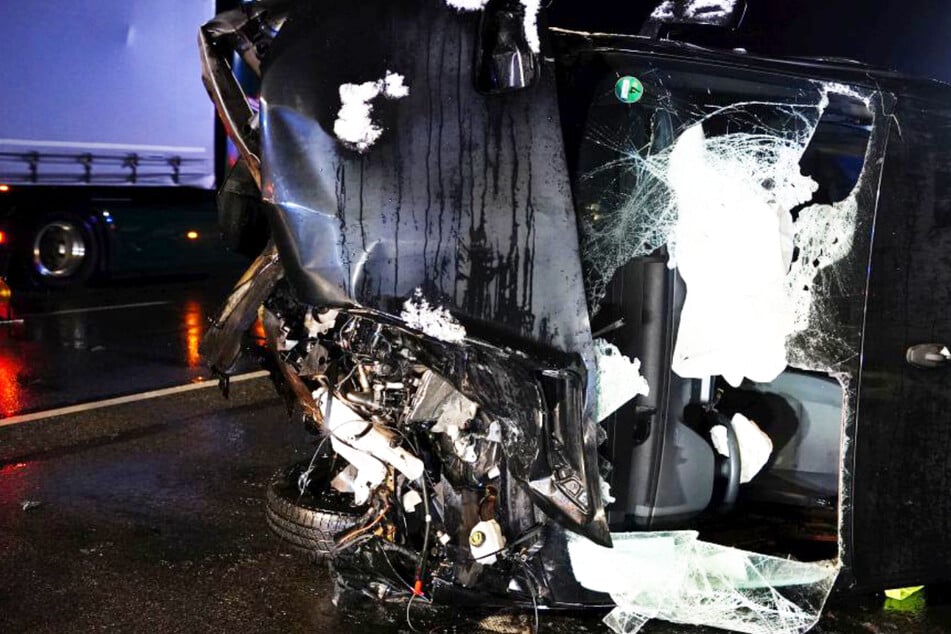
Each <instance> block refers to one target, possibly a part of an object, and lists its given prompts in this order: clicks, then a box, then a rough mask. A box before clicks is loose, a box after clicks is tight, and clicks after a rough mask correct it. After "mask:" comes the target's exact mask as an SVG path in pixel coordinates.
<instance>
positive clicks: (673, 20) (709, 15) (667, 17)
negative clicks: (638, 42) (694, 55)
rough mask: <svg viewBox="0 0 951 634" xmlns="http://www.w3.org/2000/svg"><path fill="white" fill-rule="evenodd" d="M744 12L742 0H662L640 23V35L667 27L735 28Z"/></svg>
mask: <svg viewBox="0 0 951 634" xmlns="http://www.w3.org/2000/svg"><path fill="white" fill-rule="evenodd" d="M744 15H746V0H663V1H662V2H659V3H658V5H657V7H656V8H655V9H654V11H653V12H652V13H651V15H650V17H649V18H648V19H647V21H646V22H645V23H644V26H642V27H641V31H640V35H642V36H644V37H649V38H652V39H658V38H660V36H661V34H663V33H664V32H666V31H669V30H671V27H676V26H681V25H688V26H706V27H717V28H722V29H729V30H736V29H737V28H739V26H740V23H741V22H742V21H743V16H744Z"/></svg>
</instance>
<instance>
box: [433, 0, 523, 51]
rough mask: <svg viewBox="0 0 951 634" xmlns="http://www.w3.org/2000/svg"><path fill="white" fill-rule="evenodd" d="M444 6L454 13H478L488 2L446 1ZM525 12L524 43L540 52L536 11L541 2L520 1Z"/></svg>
mask: <svg viewBox="0 0 951 634" xmlns="http://www.w3.org/2000/svg"><path fill="white" fill-rule="evenodd" d="M446 4H447V5H449V6H450V7H452V8H453V9H455V10H456V11H480V10H482V9H484V8H485V5H486V4H488V0H446ZM521 4H522V8H523V9H524V11H525V17H524V25H523V28H524V31H525V41H526V42H528V46H529V48H531V49H532V51H533V52H535V53H538V52H539V51H541V40H540V38H539V36H538V11H539V10H540V9H541V0H521Z"/></svg>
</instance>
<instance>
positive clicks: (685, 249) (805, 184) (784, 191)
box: [667, 125, 817, 387]
mask: <svg viewBox="0 0 951 634" xmlns="http://www.w3.org/2000/svg"><path fill="white" fill-rule="evenodd" d="M803 149H804V145H803V144H802V143H801V142H800V140H798V139H787V138H784V137H782V136H772V135H764V134H749V133H733V134H726V135H721V136H716V137H712V138H710V139H706V138H705V136H704V132H703V128H702V127H701V126H700V125H694V126H692V127H690V128H688V129H687V130H685V131H684V132H683V133H682V134H681V135H680V137H679V138H678V140H677V141H676V143H675V145H674V148H673V151H672V152H671V156H670V163H669V166H668V174H667V178H668V182H669V184H670V188H671V189H672V191H673V193H674V197H675V199H676V202H677V209H678V218H677V224H676V226H675V229H674V235H673V239H672V240H671V242H670V245H669V246H670V249H671V265H672V266H673V265H674V264H676V266H677V267H678V269H679V271H680V275H681V276H682V277H683V279H684V282H685V283H686V286H687V295H686V300H685V302H684V308H683V313H682V315H681V320H680V327H679V330H678V334H677V343H676V347H675V350H674V359H673V370H674V371H675V372H676V373H677V374H678V375H680V376H682V377H685V378H703V377H707V376H716V375H722V376H723V377H724V379H726V380H727V382H728V383H730V385H733V386H734V387H737V386H739V385H740V383H741V382H742V380H743V377H749V378H750V379H752V380H754V381H760V382H769V381H771V380H772V379H774V378H775V377H776V376H778V375H779V373H780V372H782V371H783V369H785V367H786V337H787V336H788V335H789V334H790V333H791V332H792V330H793V317H792V315H793V311H792V307H791V305H790V298H789V296H788V293H787V292H786V289H787V285H786V280H785V278H786V273H787V271H788V270H789V266H790V263H791V261H792V255H793V227H792V216H791V214H790V209H792V208H793V207H794V206H796V205H798V204H800V203H803V202H806V201H808V200H809V199H810V198H811V197H812V195H813V193H814V192H815V190H816V187H817V186H816V183H815V182H814V181H813V180H812V179H810V178H808V177H806V176H803V175H802V174H801V172H800V169H799V160H800V158H801V156H802V152H803Z"/></svg>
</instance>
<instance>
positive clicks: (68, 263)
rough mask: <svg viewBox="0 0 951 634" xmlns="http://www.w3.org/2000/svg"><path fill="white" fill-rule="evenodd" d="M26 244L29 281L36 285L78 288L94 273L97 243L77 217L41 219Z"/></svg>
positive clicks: (58, 216) (52, 216) (67, 215)
mask: <svg viewBox="0 0 951 634" xmlns="http://www.w3.org/2000/svg"><path fill="white" fill-rule="evenodd" d="M28 244H29V248H30V251H29V253H28V254H27V258H28V263H27V266H28V270H29V273H30V279H31V280H32V281H33V282H34V283H35V284H37V285H38V286H42V287H45V288H69V287H72V286H80V285H82V284H84V283H85V282H87V281H88V280H89V278H91V277H92V275H93V273H95V271H96V266H97V264H98V261H99V244H98V242H97V240H96V236H95V235H94V234H93V232H92V231H91V230H90V228H89V227H88V225H87V224H86V223H85V222H83V221H82V220H81V219H80V218H78V217H77V216H73V215H71V214H51V215H48V216H45V217H44V218H43V219H42V220H41V221H40V222H38V223H37V224H36V225H35V226H34V229H33V231H32V233H31V236H30V240H29V243H28Z"/></svg>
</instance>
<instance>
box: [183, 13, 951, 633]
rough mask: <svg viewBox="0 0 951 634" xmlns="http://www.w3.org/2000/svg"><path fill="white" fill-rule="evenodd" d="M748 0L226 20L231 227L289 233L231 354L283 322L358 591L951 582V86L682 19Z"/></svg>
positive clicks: (808, 591) (728, 600)
mask: <svg viewBox="0 0 951 634" xmlns="http://www.w3.org/2000/svg"><path fill="white" fill-rule="evenodd" d="M728 4H730V7H728V8H725V9H723V10H722V11H721V12H720V13H718V12H717V11H702V12H700V11H697V10H696V8H695V7H694V9H691V6H692V4H691V3H690V2H664V3H661V4H660V6H659V7H658V8H657V9H656V10H655V11H654V14H653V15H652V16H651V18H650V20H649V21H648V24H647V25H646V27H645V31H644V35H642V36H621V35H604V34H591V33H581V32H574V31H567V30H560V29H555V28H551V29H548V28H545V26H544V24H545V18H544V11H542V12H541V13H540V14H539V13H538V12H539V7H538V6H537V3H535V4H533V3H529V2H517V1H491V2H488V3H486V2H461V1H454V0H450V1H448V2H444V1H443V0H427V1H423V2H412V3H393V2H369V4H368V3H366V2H363V3H359V5H353V6H351V5H341V4H340V3H336V2H320V1H304V0H301V1H298V2H261V3H251V4H248V5H246V6H245V7H243V8H242V9H239V10H237V11H234V12H229V13H226V14H222V15H221V16H219V17H218V18H216V20H214V21H213V22H211V23H209V24H208V25H206V26H205V27H204V29H203V30H202V35H201V44H202V53H203V62H204V67H205V81H206V85H207V86H208V88H209V92H210V94H211V96H212V98H213V100H214V101H215V103H216V105H217V107H218V110H219V114H220V115H221V116H222V119H223V120H224V122H225V124H226V127H227V128H228V130H229V134H230V135H231V137H232V139H233V141H234V142H235V144H236V146H237V148H238V150H239V152H240V154H241V156H242V160H241V161H240V162H239V164H238V165H237V166H236V168H235V170H234V171H233V172H232V175H231V178H230V180H229V182H228V183H226V186H225V187H224V188H223V191H222V194H221V196H220V200H221V202H222V210H221V213H222V217H223V220H224V226H225V227H227V229H228V231H229V232H230V233H231V234H233V235H234V238H235V242H240V243H242V244H248V243H253V242H255V241H257V242H258V243H259V245H260V250H261V253H260V255H258V257H257V258H256V260H255V261H254V263H253V264H252V265H251V268H250V269H249V272H248V274H246V275H245V276H244V277H243V278H242V280H241V281H240V282H239V283H238V285H237V286H236V288H235V292H234V294H233V295H232V297H231V299H230V300H229V301H228V303H227V304H226V306H225V308H224V309H223V311H222V313H221V315H220V316H219V318H218V319H217V320H216V322H215V327H214V328H212V329H211V330H210V332H209V334H208V336H207V338H206V340H205V342H204V349H203V350H204V353H205V355H206V358H207V359H208V361H209V363H210V364H211V365H212V366H213V367H214V368H215V369H216V370H217V371H218V372H219V373H220V374H221V375H222V377H223V384H226V377H227V375H228V373H229V371H231V369H232V368H233V367H234V361H235V359H236V358H237V356H238V355H239V354H240V353H241V350H240V335H241V332H242V331H243V330H245V329H246V328H248V327H249V326H250V325H251V323H252V322H253V321H254V319H255V318H256V317H259V318H260V319H261V323H262V324H263V328H264V331H265V334H266V337H264V340H265V342H266V343H265V350H264V353H263V354H262V360H263V361H264V363H265V364H266V366H267V367H269V368H270V369H271V370H272V375H273V377H274V379H275V384H276V386H277V387H278V389H279V391H281V392H282V393H283V394H285V396H286V397H287V400H288V404H289V407H290V409H291V410H292V411H294V412H296V415H299V416H301V417H303V419H304V420H305V422H306V423H307V424H308V425H309V426H310V427H312V428H313V430H314V432H315V434H316V435H317V439H318V441H317V443H316V450H315V452H314V456H313V459H312V460H310V461H308V462H307V463H304V464H301V465H295V466H293V467H290V468H288V469H286V470H284V471H282V472H281V474H280V475H279V476H278V477H276V478H275V481H274V482H273V483H272V487H271V489H270V492H269V498H268V521H269V524H270V525H271V527H272V528H273V529H274V530H275V532H277V533H278V534H279V535H281V536H283V537H285V538H286V539H288V540H289V541H291V542H293V543H294V544H296V545H297V546H299V547H301V548H303V549H305V550H307V551H309V552H311V553H312V554H315V555H317V556H318V557H320V558H326V559H329V560H330V561H331V563H332V566H333V569H334V570H335V571H336V574H337V579H338V583H339V586H340V587H341V589H344V590H347V591H351V592H360V593H364V594H367V595H370V596H374V597H378V598H381V599H386V600H394V601H406V602H409V605H408V606H407V610H409V609H410V608H411V607H412V602H413V601H419V602H420V603H423V602H430V601H431V602H437V603H438V602H452V603H454V604H457V605H462V604H466V603H469V604H472V605H478V606H481V607H485V606H487V605H521V606H524V607H527V608H532V607H533V606H534V607H535V608H536V609H537V608H538V607H539V606H541V607H547V608H579V607H594V608H602V609H606V610H610V612H609V614H608V616H607V617H606V619H605V622H606V623H607V624H608V626H609V627H610V628H611V629H613V630H614V631H618V632H635V631H637V630H638V629H640V627H641V626H642V625H643V624H644V623H645V622H646V621H647V620H649V619H652V618H659V619H665V620H669V621H674V622H681V623H691V624H704V625H712V626H718V627H723V628H726V629H732V630H736V631H743V632H803V631H806V630H808V629H809V628H810V627H812V626H813V625H814V624H815V623H816V621H817V620H818V618H819V615H820V613H821V610H822V608H823V606H824V604H825V602H826V600H827V598H828V596H829V594H830V593H831V592H832V590H833V588H835V587H838V588H839V589H841V590H843V591H863V590H864V591H867V590H878V589H882V588H885V587H894V586H901V585H910V584H921V583H928V582H932V581H939V580H947V579H949V578H951V548H949V543H948V542H949V539H951V538H949V537H948V535H949V534H951V532H949V530H948V528H949V527H948V526H947V525H946V524H947V522H946V520H945V519H944V518H945V515H946V513H944V509H945V508H946V507H947V506H948V504H949V502H951V497H949V494H948V492H947V491H946V487H945V486H944V483H945V482H946V480H947V478H948V474H949V466H948V462H947V460H946V458H945V455H946V451H945V450H944V447H945V445H946V444H947V443H946V436H947V433H946V425H945V422H944V419H945V418H946V416H947V414H946V413H945V411H946V410H947V407H946V406H947V405H948V403H947V400H948V394H949V393H948V392H947V391H946V390H945V389H943V388H944V386H945V384H946V383H947V382H948V378H947V375H946V374H945V373H944V372H943V371H942V369H941V368H943V367H945V365H946V364H948V363H949V362H951V352H949V351H948V348H947V347H946V346H945V342H947V341H948V339H947V337H948V335H949V334H951V333H948V330H949V328H951V324H948V323H947V321H946V320H945V319H944V318H943V317H944V315H943V312H944V310H945V308H946V306H947V305H948V303H947V302H946V301H945V298H944V295H945V294H947V291H946V289H947V288H948V287H949V285H948V279H947V278H948V277H949V276H951V267H944V266H943V264H942V263H943V261H944V259H945V258H946V256H945V251H946V249H944V246H945V245H944V242H946V241H948V240H949V239H951V234H949V232H948V227H949V226H951V213H949V210H951V189H949V184H948V183H949V182H951V180H949V179H948V178H947V175H946V174H945V172H946V171H948V172H951V156H949V155H948V154H949V153H951V126H949V123H951V117H949V115H951V110H949V109H948V105H949V104H951V90H949V89H948V88H947V87H945V86H944V85H940V84H937V83H933V82H927V81H922V80H915V79H911V78H908V77H904V76H901V75H897V74H894V73H889V72H884V71H877V70H873V69H870V68H867V67H864V66H861V65H857V64H853V63H846V62H830V61H789V60H777V59H765V58H758V57H756V56H753V55H750V54H746V53H742V52H723V51H716V50H710V49H698V48H696V47H690V46H684V45H681V44H677V43H675V42H670V41H661V40H658V39H656V38H654V37H651V35H656V33H657V29H658V25H662V24H665V23H676V22H678V21H679V22H689V21H691V20H693V21H701V22H705V23H707V24H709V25H712V26H715V27H716V26H728V25H729V23H730V21H731V20H734V19H736V15H735V14H734V12H733V10H732V9H734V8H735V7H733V4H734V3H728ZM232 52H236V53H238V54H239V55H240V56H241V57H242V58H243V59H244V61H245V63H247V64H248V66H249V67H250V68H251V69H252V70H254V71H255V72H256V73H258V74H259V75H260V78H261V88H260V100H259V108H258V102H249V101H248V100H247V99H246V98H245V97H244V94H243V92H242V91H241V88H240V87H239V84H238V82H237V81H236V80H235V79H234V77H233V75H232V68H231V63H230V61H229V60H230V55H231V54H232ZM945 216H947V218H945ZM260 217H263V218H265V219H266V221H267V226H268V227H269V232H268V235H266V236H264V235H260V234H259V233H258V234H256V235H253V236H243V235H242V232H243V231H244V232H248V231H256V229H252V228H254V227H260V223H259V222H258V219H259V218H260ZM946 220H948V221H947V222H946Z"/></svg>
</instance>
